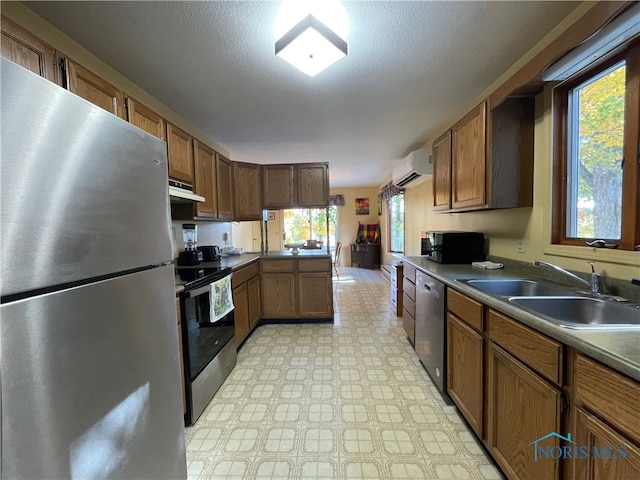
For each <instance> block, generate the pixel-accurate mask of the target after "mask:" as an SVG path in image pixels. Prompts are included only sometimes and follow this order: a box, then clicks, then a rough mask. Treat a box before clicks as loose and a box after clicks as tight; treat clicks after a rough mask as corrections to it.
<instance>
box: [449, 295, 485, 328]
mask: <svg viewBox="0 0 640 480" xmlns="http://www.w3.org/2000/svg"><path fill="white" fill-rule="evenodd" d="M447 309H448V310H449V311H450V312H453V313H455V314H456V316H457V317H458V318H459V319H460V320H462V321H463V322H465V323H466V324H468V325H469V326H471V327H473V328H475V329H476V330H477V331H479V332H482V330H483V329H484V325H483V321H482V304H481V303H478V302H476V301H475V300H472V299H471V298H469V297H467V296H466V295H463V294H462V293H460V292H458V291H457V290H454V289H452V288H447Z"/></svg>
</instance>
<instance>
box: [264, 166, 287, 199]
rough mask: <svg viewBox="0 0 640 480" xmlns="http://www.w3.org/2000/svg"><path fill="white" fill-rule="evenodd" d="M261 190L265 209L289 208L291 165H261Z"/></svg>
mask: <svg viewBox="0 0 640 480" xmlns="http://www.w3.org/2000/svg"><path fill="white" fill-rule="evenodd" d="M262 188H263V197H264V202H263V204H264V207H265V208H291V207H292V206H293V165H263V166H262Z"/></svg>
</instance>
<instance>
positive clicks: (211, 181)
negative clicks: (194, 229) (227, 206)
mask: <svg viewBox="0 0 640 480" xmlns="http://www.w3.org/2000/svg"><path fill="white" fill-rule="evenodd" d="M193 150H194V183H193V191H194V192H195V193H196V195H201V196H203V197H204V198H205V201H204V202H195V207H194V208H195V212H194V213H195V215H194V218H195V219H199V220H215V219H217V218H218V197H217V195H216V152H215V151H214V150H213V149H212V148H210V147H208V146H207V145H205V144H204V143H200V142H199V141H197V140H194V141H193Z"/></svg>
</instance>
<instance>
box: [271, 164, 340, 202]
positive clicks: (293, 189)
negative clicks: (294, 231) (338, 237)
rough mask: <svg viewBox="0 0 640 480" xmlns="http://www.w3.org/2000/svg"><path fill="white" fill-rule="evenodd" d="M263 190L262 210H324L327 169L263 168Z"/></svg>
mask: <svg viewBox="0 0 640 480" xmlns="http://www.w3.org/2000/svg"><path fill="white" fill-rule="evenodd" d="M262 188H263V200H264V208H292V207H326V206H327V205H329V165H328V164H327V163H300V164H295V165H293V164H287V165H263V167H262Z"/></svg>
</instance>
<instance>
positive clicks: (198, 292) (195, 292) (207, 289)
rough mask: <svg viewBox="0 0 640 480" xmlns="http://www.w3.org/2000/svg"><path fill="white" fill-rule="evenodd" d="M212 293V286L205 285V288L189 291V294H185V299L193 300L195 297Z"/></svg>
mask: <svg viewBox="0 0 640 480" xmlns="http://www.w3.org/2000/svg"><path fill="white" fill-rule="evenodd" d="M210 291H211V285H210V284H209V285H205V286H204V287H200V288H196V289H195V290H189V291H187V292H185V293H184V295H185V297H187V298H193V297H197V296H198V295H202V294H203V293H208V292H210Z"/></svg>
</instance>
